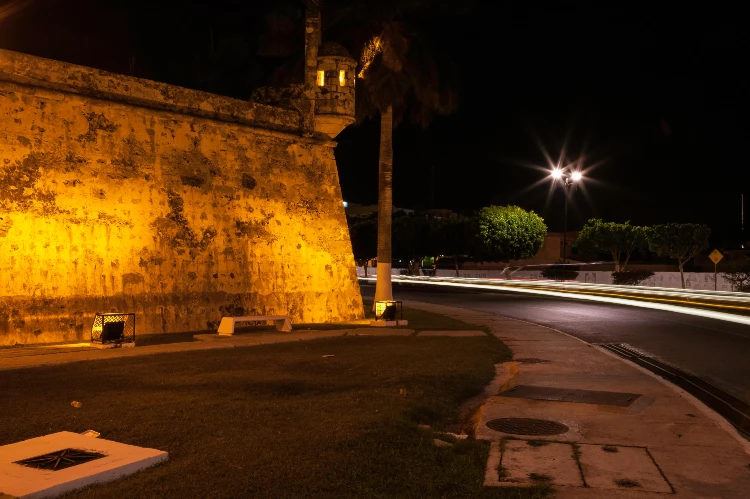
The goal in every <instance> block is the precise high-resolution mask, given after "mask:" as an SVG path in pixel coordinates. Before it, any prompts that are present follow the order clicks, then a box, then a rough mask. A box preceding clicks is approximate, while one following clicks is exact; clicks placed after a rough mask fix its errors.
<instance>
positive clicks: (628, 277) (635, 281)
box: [612, 270, 654, 286]
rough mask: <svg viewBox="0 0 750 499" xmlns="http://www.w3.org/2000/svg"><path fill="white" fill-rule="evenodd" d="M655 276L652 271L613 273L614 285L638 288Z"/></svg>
mask: <svg viewBox="0 0 750 499" xmlns="http://www.w3.org/2000/svg"><path fill="white" fill-rule="evenodd" d="M653 275H654V273H653V272H651V271H650V270H621V271H620V272H612V284H619V285H625V286H638V285H639V284H640V283H642V282H643V281H645V280H646V279H648V278H649V277H652V276H653Z"/></svg>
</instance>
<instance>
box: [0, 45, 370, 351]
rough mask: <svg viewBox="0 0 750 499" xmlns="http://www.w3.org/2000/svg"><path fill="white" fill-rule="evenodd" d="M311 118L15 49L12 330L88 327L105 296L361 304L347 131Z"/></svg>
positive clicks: (1, 306) (319, 310) (2, 274)
mask: <svg viewBox="0 0 750 499" xmlns="http://www.w3.org/2000/svg"><path fill="white" fill-rule="evenodd" d="M301 123H302V120H301V119H300V116H299V114H298V113H297V112H294V111H289V110H283V109H279V108H273V107H270V106H262V105H258V104H251V103H246V102H242V101H237V100H232V99H228V98H223V97H219V96H214V95H210V94H205V93H202V92H196V91H191V90H186V89H182V88H178V87H173V86H169V85H164V84H160V83H155V82H151V81H146V80H139V79H135V78H130V77H126V76H120V75H112V74H108V73H105V72H101V71H97V70H93V69H89V68H83V67H79V66H73V65H69V64H63V63H59V62H56V61H49V60H45V59H40V58H35V57H30V56H26V55H23V54H18V53H14V52H8V51H2V50H0V345H8V344H14V343H38V342H53V341H65V340H77V339H86V338H88V335H89V331H90V328H91V323H92V321H93V315H94V313H95V312H97V311H101V312H107V311H121V312H136V313H137V329H138V334H144V333H162V332H175V331H190V330H205V329H211V328H215V327H216V325H217V324H218V321H219V320H220V318H221V317H222V316H223V315H242V314H288V315H290V316H291V318H292V321H293V322H297V323H299V322H327V321H340V320H349V319H354V318H360V317H362V314H363V307H362V301H361V297H360V293H359V286H358V284H357V280H356V274H355V267H354V261H353V258H352V253H351V245H350V242H349V234H348V231H347V226H346V220H345V216H344V210H343V206H342V197H341V191H340V187H339V180H338V174H337V170H336V164H335V160H334V156H333V146H334V145H335V143H333V142H331V141H330V140H329V139H327V138H326V137H324V136H315V137H305V138H302V134H301V133H300V126H301ZM308 135H309V134H308Z"/></svg>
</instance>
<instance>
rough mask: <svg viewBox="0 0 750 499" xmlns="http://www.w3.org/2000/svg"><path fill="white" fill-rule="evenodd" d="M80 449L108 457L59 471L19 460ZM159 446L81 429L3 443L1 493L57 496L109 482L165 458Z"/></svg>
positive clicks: (0, 451) (29, 498) (27, 497)
mask: <svg viewBox="0 0 750 499" xmlns="http://www.w3.org/2000/svg"><path fill="white" fill-rule="evenodd" d="M68 448H72V449H80V450H85V451H89V452H98V453H101V454H104V455H105V457H103V458H100V459H95V460H93V461H89V462H87V463H83V464H79V465H76V466H72V467H70V468H65V469H61V470H59V471H51V470H40V469H35V468H29V467H27V466H22V465H20V464H15V462H16V461H20V460H23V459H28V458H31V457H35V456H40V455H44V454H48V453H51V452H56V451H60V450H63V449H68ZM168 457H169V455H168V454H167V453H166V452H164V451H160V450H157V449H148V448H145V447H136V446H134V445H127V444H122V443H119V442H113V441H111V440H104V439H100V438H93V437H89V436H85V435H81V434H79V433H72V432H69V431H61V432H59V433H53V434H51V435H45V436H43V437H37V438H32V439H29V440H24V441H22V442H17V443H14V444H10V445H4V446H2V447H0V496H2V495H3V494H7V495H10V496H11V497H17V498H23V499H38V498H43V497H55V496H58V495H61V494H64V493H65V492H70V491H72V490H75V489H79V488H82V487H86V486H88V485H92V484H94V483H101V482H109V481H111V480H115V479H117V478H120V477H123V476H126V475H131V474H133V473H135V472H137V471H140V470H142V469H144V468H148V467H149V466H153V465H155V464H157V463H160V462H162V461H166V460H167V459H168Z"/></svg>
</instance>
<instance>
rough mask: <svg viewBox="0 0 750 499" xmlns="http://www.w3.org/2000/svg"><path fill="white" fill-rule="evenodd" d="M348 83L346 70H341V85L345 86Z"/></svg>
mask: <svg viewBox="0 0 750 499" xmlns="http://www.w3.org/2000/svg"><path fill="white" fill-rule="evenodd" d="M345 85H346V71H344V70H343V69H342V70H341V71H339V86H340V87H343V86H345Z"/></svg>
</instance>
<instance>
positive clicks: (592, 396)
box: [499, 385, 641, 407]
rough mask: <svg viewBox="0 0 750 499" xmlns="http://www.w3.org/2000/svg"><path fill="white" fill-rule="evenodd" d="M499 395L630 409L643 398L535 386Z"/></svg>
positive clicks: (635, 394)
mask: <svg viewBox="0 0 750 499" xmlns="http://www.w3.org/2000/svg"><path fill="white" fill-rule="evenodd" d="M499 395H500V396H501V397H513V398H519V399H532V400H548V401H551V402H575V403H578V404H598V405H614V406H618V407H628V406H629V405H630V404H632V403H633V402H635V401H636V400H637V399H638V398H639V397H640V396H641V394H640V393H620V392H602V391H597V390H577V389H575V388H556V387H552V386H533V385H516V386H514V387H513V388H511V389H509V390H506V391H504V392H501V393H500V394H499Z"/></svg>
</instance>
